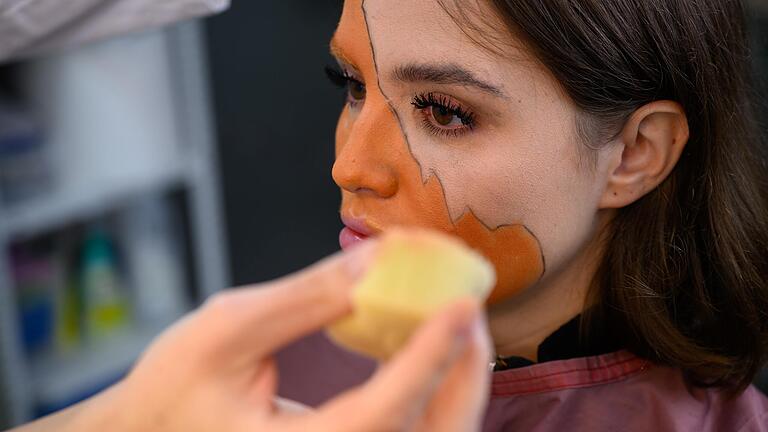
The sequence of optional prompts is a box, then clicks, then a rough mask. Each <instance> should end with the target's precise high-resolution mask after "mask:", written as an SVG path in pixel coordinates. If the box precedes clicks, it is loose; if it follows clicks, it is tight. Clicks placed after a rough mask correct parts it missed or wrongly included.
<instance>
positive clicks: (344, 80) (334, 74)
mask: <svg viewBox="0 0 768 432" xmlns="http://www.w3.org/2000/svg"><path fill="white" fill-rule="evenodd" d="M325 75H326V76H327V77H328V79H329V80H331V82H332V83H333V84H334V85H335V86H337V87H339V88H341V89H343V88H346V87H347V86H349V83H350V82H353V83H356V84H359V85H363V83H362V82H360V80H358V79H355V78H352V76H350V75H349V73H348V72H347V71H345V70H341V69H337V68H335V67H333V66H326V67H325Z"/></svg>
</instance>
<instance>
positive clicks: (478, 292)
mask: <svg viewBox="0 0 768 432" xmlns="http://www.w3.org/2000/svg"><path fill="white" fill-rule="evenodd" d="M375 254H376V255H375V258H374V261H373V262H372V264H371V265H370V267H369V268H368V270H367V272H366V273H365V275H363V277H362V278H361V279H360V281H359V282H358V284H357V286H356V287H355V289H354V291H353V294H352V297H353V298H352V303H353V313H352V315H350V316H348V317H346V318H343V319H342V320H340V321H338V322H336V323H334V324H332V325H331V326H329V327H328V329H327V330H328V334H329V336H330V337H331V339H332V340H333V341H335V342H336V343H337V344H339V345H341V346H343V347H345V348H347V349H350V350H352V351H356V352H359V353H361V354H364V355H367V356H370V357H374V358H377V359H381V360H384V359H387V358H389V357H390V356H392V354H394V353H395V352H396V351H397V350H398V349H399V348H400V347H401V346H402V345H403V344H405V343H406V342H407V340H408V338H409V337H410V335H411V334H412V333H413V332H414V331H415V330H416V329H417V328H418V327H419V326H420V325H421V323H422V322H423V321H425V320H426V319H428V318H429V317H430V316H431V315H432V314H434V313H435V312H437V311H438V310H439V309H441V308H442V307H444V306H447V305H448V304H450V303H453V302H455V301H457V300H459V299H461V298H465V297H468V296H469V297H474V298H477V299H478V300H479V301H481V302H483V301H484V300H485V299H486V298H487V297H488V295H489V294H490V291H491V289H492V287H493V286H494V284H495V281H496V277H495V272H494V269H493V266H492V265H491V264H490V263H489V262H488V261H487V260H486V259H485V258H483V257H482V256H481V255H480V254H478V253H477V252H475V251H473V250H471V249H470V248H468V247H467V246H465V245H464V244H463V243H462V242H461V240H460V239H458V238H454V237H450V236H448V235H445V234H441V233H438V232H434V231H428V230H422V229H399V228H398V229H393V230H390V231H388V232H387V233H385V234H383V235H382V236H381V237H380V244H379V245H377V250H376V251H375Z"/></svg>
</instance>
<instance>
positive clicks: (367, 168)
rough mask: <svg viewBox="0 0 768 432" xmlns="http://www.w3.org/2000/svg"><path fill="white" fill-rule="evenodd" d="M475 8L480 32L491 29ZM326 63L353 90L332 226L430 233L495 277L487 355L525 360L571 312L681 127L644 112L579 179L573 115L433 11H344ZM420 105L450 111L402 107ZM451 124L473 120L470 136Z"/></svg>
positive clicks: (514, 61) (563, 101) (364, 7)
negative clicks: (608, 233)
mask: <svg viewBox="0 0 768 432" xmlns="http://www.w3.org/2000/svg"><path fill="white" fill-rule="evenodd" d="M478 7H480V8H481V10H480V11H479V13H478V15H477V16H483V17H485V19H486V20H489V24H488V26H489V29H490V28H503V24H502V23H499V22H493V18H492V17H493V16H494V15H493V13H492V11H490V10H489V9H487V8H486V6H484V5H478ZM489 31H490V30H489ZM504 37H507V38H511V36H510V35H505V36H504ZM331 51H332V54H333V55H334V56H335V57H336V58H337V60H338V62H339V65H340V67H341V69H342V70H343V71H344V73H345V74H346V75H348V76H349V77H351V78H352V79H353V80H354V81H356V82H359V83H360V84H361V85H364V90H365V91H364V93H363V92H361V91H359V90H360V89H359V88H355V89H353V90H352V91H350V92H349V97H348V103H347V104H346V105H345V107H344V109H343V111H342V113H341V115H340V118H339V122H338V125H337V132H336V163H335V165H334V167H333V178H334V180H335V181H336V183H337V184H338V185H339V187H340V188H341V190H342V206H341V213H342V215H343V216H344V217H353V218H356V219H362V220H364V221H365V223H366V225H367V226H368V227H370V228H371V231H373V232H374V234H375V233H377V232H380V231H383V230H386V229H388V228H390V227H392V226H398V225H406V226H419V227H428V228H434V229H438V230H441V231H444V232H448V233H451V234H453V235H456V236H459V237H461V238H462V239H463V240H465V241H466V242H467V243H468V244H469V245H470V246H472V247H474V248H476V249H477V250H479V251H480V252H482V253H483V254H485V255H486V256H487V257H488V258H489V259H490V260H491V261H492V262H493V264H494V266H495V267H496V270H497V273H498V284H497V286H496V287H495V289H494V291H493V293H492V295H491V298H490V300H489V304H488V313H489V322H490V328H491V332H492V335H493V338H494V342H495V345H496V351H497V353H498V354H500V355H505V356H506V355H517V356H522V357H526V358H529V359H532V360H535V359H536V350H537V347H538V345H539V344H540V343H541V341H542V340H543V339H544V338H545V337H546V336H548V335H549V334H551V333H552V332H553V331H554V330H556V329H557V328H558V327H559V326H561V325H562V324H564V323H565V322H567V321H568V320H570V319H571V318H573V317H574V316H576V315H577V314H579V313H580V312H581V311H582V310H583V308H584V307H585V299H586V296H587V291H588V288H589V285H590V282H591V279H592V277H593V276H594V274H595V272H596V269H597V265H598V263H599V260H600V257H601V256H602V253H603V252H602V251H603V248H604V246H603V245H602V244H601V243H600V240H599V239H600V236H599V234H600V232H602V231H603V230H605V229H606V228H607V227H608V226H609V224H610V220H611V218H612V217H613V215H614V214H615V210H616V209H617V208H620V207H623V206H626V205H628V204H630V203H631V202H633V201H635V200H637V199H638V198H640V197H641V196H642V195H644V194H645V193H647V192H648V191H650V190H652V189H653V188H655V187H656V185H658V184H659V183H660V182H661V181H663V179H664V178H665V177H666V175H668V173H669V172H670V171H671V169H672V168H673V167H674V165H675V163H676V162H677V159H678V158H679V155H680V152H681V151H682V147H683V146H684V145H685V142H686V141H687V133H688V130H687V121H686V120H685V113H684V112H683V111H682V109H681V108H680V107H679V105H677V104H675V103H672V102H668V101H660V102H656V103H654V104H650V105H649V106H647V107H644V108H643V109H641V110H639V111H638V113H636V115H634V116H633V117H632V118H631V119H630V121H628V122H627V124H626V125H625V127H624V130H623V132H622V133H621V134H619V138H617V139H616V140H614V141H613V142H611V143H608V144H607V145H603V146H597V145H596V146H595V147H600V150H596V151H595V154H594V156H595V157H594V165H593V166H590V167H588V168H587V167H585V163H584V161H583V152H584V148H583V147H582V146H583V145H584V143H582V142H580V141H579V138H578V136H579V134H578V133H577V129H576V125H577V123H576V122H577V118H578V110H577V108H576V107H575V106H574V104H573V102H572V101H571V100H570V99H569V98H568V96H567V95H566V94H565V93H564V92H563V91H562V90H561V88H560V87H559V85H558V83H557V82H556V81H555V80H554V79H553V78H552V76H551V75H550V74H549V73H547V71H546V70H545V69H544V68H543V67H542V66H541V65H540V64H538V63H537V62H536V61H535V59H534V58H532V57H531V56H530V55H529V53H527V52H526V51H525V50H524V47H523V45H522V44H519V43H513V44H510V46H509V47H508V48H507V52H505V53H504V55H503V56H501V55H499V54H493V53H490V52H488V51H487V50H485V49H483V48H482V47H480V46H479V45H477V44H476V43H475V42H474V41H473V40H472V39H471V38H469V37H468V36H467V35H466V34H465V33H464V32H463V31H462V29H461V28H459V27H458V25H457V23H456V22H455V21H454V20H452V19H451V17H450V16H449V15H448V14H447V13H446V12H445V11H444V10H443V9H442V8H441V7H440V6H439V5H438V4H437V2H432V1H419V2H414V1H409V0H348V1H346V2H345V4H344V9H343V13H342V17H341V21H340V23H339V26H338V28H337V30H336V33H335V35H334V37H333V40H332V42H331ZM457 53H458V54H457ZM457 71H458V72H457ZM424 95H432V96H431V97H432V99H433V100H434V99H437V100H438V101H439V102H441V103H442V104H443V105H446V106H448V108H450V110H449V111H448V112H446V111H445V109H444V108H440V107H437V111H435V107H434V106H431V107H426V108H425V107H423V106H421V105H423V104H421V105H419V106H414V103H417V102H418V101H419V98H421V99H423V98H424ZM417 105H418V104H417ZM457 107H459V109H460V110H457V109H456V108H457ZM441 109H442V111H441ZM451 110H453V112H451ZM457 111H461V112H464V113H466V112H471V113H472V115H473V118H474V119H475V122H474V123H473V124H472V127H471V128H469V127H467V124H466V123H465V122H464V121H462V120H461V119H460V118H459V117H460V116H459V114H458V112H457ZM465 117H466V116H465ZM644 132H647V133H644ZM592 144H597V143H592ZM643 179H644V180H643Z"/></svg>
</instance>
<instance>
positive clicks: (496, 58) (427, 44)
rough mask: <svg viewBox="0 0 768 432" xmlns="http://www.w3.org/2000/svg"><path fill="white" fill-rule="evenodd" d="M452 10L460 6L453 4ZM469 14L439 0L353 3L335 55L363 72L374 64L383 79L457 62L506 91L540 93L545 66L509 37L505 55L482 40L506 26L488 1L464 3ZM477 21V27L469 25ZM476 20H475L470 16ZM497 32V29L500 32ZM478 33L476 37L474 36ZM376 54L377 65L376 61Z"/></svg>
mask: <svg viewBox="0 0 768 432" xmlns="http://www.w3.org/2000/svg"><path fill="white" fill-rule="evenodd" d="M447 3H448V7H449V8H455V7H457V5H453V4H452V2H450V1H449V2H447ZM470 4H471V7H472V8H474V9H473V10H472V12H467V8H468V7H470ZM458 6H460V7H462V8H464V9H463V10H462V12H463V14H462V15H461V17H460V18H459V19H454V17H452V16H451V13H455V12H456V11H457V10H456V9H449V10H450V11H451V13H449V11H447V10H446V9H444V8H443V7H442V6H441V4H440V2H438V1H437V0H347V1H345V3H344V12H343V14H342V19H341V21H340V23H339V26H338V28H337V31H336V34H335V35H334V38H333V39H334V40H333V41H332V51H334V54H335V55H336V57H338V58H339V59H340V60H342V61H344V62H346V63H350V64H352V65H354V66H356V67H358V68H359V69H362V70H363V72H366V71H365V69H367V68H366V66H369V65H370V70H371V71H372V73H378V74H380V75H381V76H378V77H377V78H378V79H380V80H381V79H388V78H391V76H392V72H393V70H394V69H395V68H397V67H399V66H402V65H409V64H432V65H439V64H445V63H451V64H455V65H458V66H460V67H462V68H463V69H466V70H469V71H471V72H472V73H473V74H474V75H476V76H479V77H488V78H491V79H492V80H494V82H495V83H496V84H498V85H499V87H501V89H502V90H512V89H514V88H515V87H519V86H521V85H522V86H525V87H528V90H535V87H537V86H536V82H537V81H539V80H541V78H542V77H541V75H542V68H541V67H540V65H538V63H537V62H535V61H533V60H532V57H531V56H529V55H528V54H527V53H526V52H525V51H524V50H523V49H522V47H521V46H520V45H518V44H516V43H513V42H516V41H513V39H512V36H511V35H503V34H501V33H500V34H499V35H498V36H501V37H503V38H507V39H506V40H507V41H509V43H508V44H505V46H504V50H503V52H498V51H493V50H489V49H487V48H486V47H484V46H482V45H481V44H479V43H478V41H477V36H478V35H477V34H476V32H477V31H478V30H483V29H484V30H487V31H489V32H490V31H499V32H500V31H501V30H500V29H502V28H503V26H504V24H503V23H502V22H501V21H500V20H498V18H496V15H495V14H494V13H493V12H492V11H491V10H490V8H489V6H487V5H485V4H484V3H483V2H474V1H472V2H470V1H466V3H465V2H464V1H462V3H461V5H458ZM465 16H466V18H467V19H472V22H471V25H467V23H465V22H464V21H463V19H464V18H465ZM470 17H471V18H470ZM494 29H496V30H494ZM470 35H473V37H470ZM372 49H373V51H375V64H374V61H373V58H369V57H372V55H373V53H372Z"/></svg>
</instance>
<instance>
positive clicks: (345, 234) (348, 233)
mask: <svg viewBox="0 0 768 432" xmlns="http://www.w3.org/2000/svg"><path fill="white" fill-rule="evenodd" d="M367 238H368V236H367V235H365V234H361V233H359V232H357V231H355V230H352V229H350V228H349V227H344V229H342V230H341V232H340V233H339V244H340V245H341V248H342V249H344V250H347V249H349V248H350V247H352V246H354V245H356V244H358V243H360V242H362V241H364V240H365V239H367Z"/></svg>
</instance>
